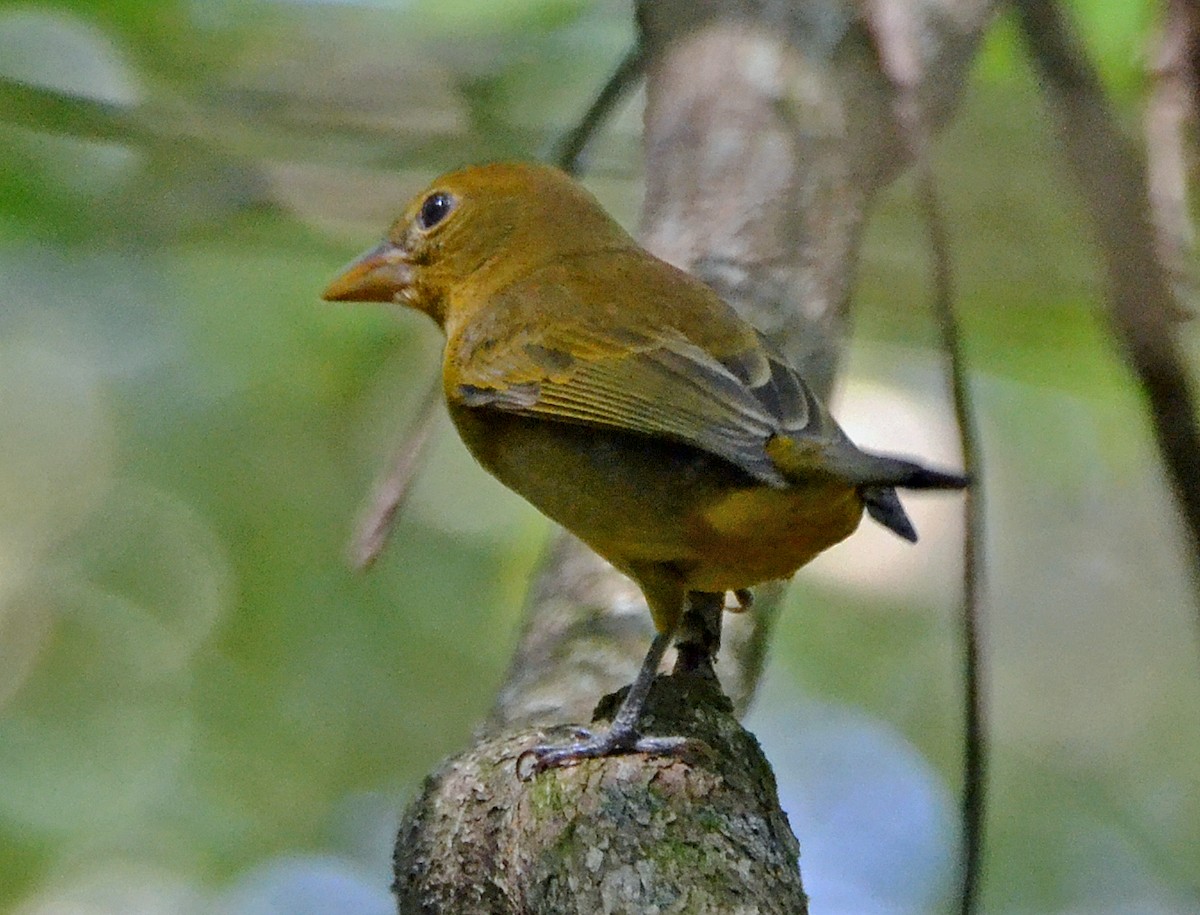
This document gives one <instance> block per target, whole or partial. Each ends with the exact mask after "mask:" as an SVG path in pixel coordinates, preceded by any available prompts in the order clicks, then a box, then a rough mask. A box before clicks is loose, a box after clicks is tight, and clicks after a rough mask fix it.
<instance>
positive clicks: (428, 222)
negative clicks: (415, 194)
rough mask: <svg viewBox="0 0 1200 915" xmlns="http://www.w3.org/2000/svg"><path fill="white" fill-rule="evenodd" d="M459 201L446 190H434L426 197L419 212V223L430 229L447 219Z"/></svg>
mask: <svg viewBox="0 0 1200 915" xmlns="http://www.w3.org/2000/svg"><path fill="white" fill-rule="evenodd" d="M457 203H458V201H457V200H455V199H454V197H452V196H451V195H450V194H447V193H446V192H445V191H434V192H433V193H432V194H430V195H429V196H428V197H426V198H425V202H424V203H422V204H421V209H420V211H419V212H418V213H417V225H418V226H419V227H420V228H421V229H424V230H425V231H428V230H429V229H432V228H433V227H434V226H436V225H437V224H438V223H439V222H441V221H442V220H443V219H445V218H446V217H447V216H449V215H450V213H451V211H453V209H454V206H455V204H457Z"/></svg>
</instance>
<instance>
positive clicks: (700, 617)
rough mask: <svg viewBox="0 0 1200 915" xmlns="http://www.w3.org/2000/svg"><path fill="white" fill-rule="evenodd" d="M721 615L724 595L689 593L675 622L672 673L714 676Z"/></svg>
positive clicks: (703, 592) (719, 640)
mask: <svg viewBox="0 0 1200 915" xmlns="http://www.w3.org/2000/svg"><path fill="white" fill-rule="evenodd" d="M724 612H725V595H724V594H713V593H710V592H708V591H689V592H688V596H687V609H685V610H684V612H683V619H682V620H680V623H679V635H678V637H677V638H676V640H675V650H676V652H677V655H676V659H675V670H674V673H677V674H684V673H687V674H700V675H702V676H708V677H715V676H716V673H715V672H714V671H713V661H714V660H715V659H716V656H717V650H718V649H720V647H721V618H722V615H723V614H724Z"/></svg>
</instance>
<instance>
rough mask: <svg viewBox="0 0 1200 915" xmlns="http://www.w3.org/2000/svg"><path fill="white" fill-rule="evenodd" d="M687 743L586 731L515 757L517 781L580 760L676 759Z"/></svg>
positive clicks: (620, 731) (629, 731) (627, 732)
mask: <svg viewBox="0 0 1200 915" xmlns="http://www.w3.org/2000/svg"><path fill="white" fill-rule="evenodd" d="M689 743H690V741H689V740H688V739H687V738H686V737H643V736H642V735H641V734H639V733H638V731H637V730H636V729H635V728H619V727H611V728H609V729H608V730H606V731H601V732H600V733H597V734H593V733H592V732H591V731H589V730H587V729H586V728H580V729H578V730H577V731H576V732H575V741H574V742H573V743H568V744H541V745H539V746H536V747H534V748H533V749H531V750H526V751H525V752H524V753H522V754H521V755H520V756H518V757H517V777H518V778H520V779H521V780H522V781H529V780H530V779H531V778H533V777H534V776H535V775H538V774H539V773H542V772H545V771H546V770H547V769H557V768H560V767H563V766H573V765H575V764H576V763H577V762H579V761H580V760H584V759H597V758H600V757H604V756H619V755H621V754H624V753H645V754H646V755H648V756H677V755H679V753H680V752H681V751H682V750H683V749H684V748H685V747H686V746H687V745H688V744H689Z"/></svg>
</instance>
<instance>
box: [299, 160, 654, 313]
mask: <svg viewBox="0 0 1200 915" xmlns="http://www.w3.org/2000/svg"><path fill="white" fill-rule="evenodd" d="M634 244H635V243H634V241H633V240H632V239H631V238H630V237H629V235H628V234H627V233H626V232H625V231H624V230H623V229H622V228H621V227H620V226H619V225H618V224H617V223H616V221H615V220H613V219H612V218H611V217H610V216H609V215H608V214H607V213H605V212H604V210H603V208H601V206H600V204H599V203H597V202H596V200H595V198H593V197H592V196H591V194H589V193H588V192H587V191H585V190H584V189H583V188H582V187H580V185H578V184H576V183H575V182H574V181H573V180H572V179H571V178H570V177H568V176H567V175H566V174H565V173H564V172H561V171H559V170H558V169H556V168H552V167H550V166H548V165H538V164H533V163H499V164H493V165H481V166H473V167H470V168H464V169H460V170H459V171H454V172H449V173H447V174H445V175H442V176H441V177H440V178H438V179H437V180H436V181H434V182H433V183H432V184H431V185H429V187H428V188H426V189H425V190H424V191H422V192H421V193H420V194H418V195H417V196H416V197H414V198H413V200H412V202H411V203H409V205H408V207H407V208H406V209H405V211H404V215H403V216H401V217H400V218H399V219H397V220H396V221H395V222H394V223H393V224H392V227H391V228H390V229H389V230H388V233H387V236H386V237H385V238H384V240H383V241H382V242H381V243H380V244H378V245H376V246H375V247H374V248H372V249H371V250H369V251H367V252H366V253H365V254H363V255H361V256H359V257H358V258H356V259H355V260H353V261H352V262H351V263H350V264H349V265H347V266H346V268H345V269H344V270H343V271H342V273H341V274H340V275H339V276H338V277H337V278H336V279H335V280H334V281H333V282H332V283H330V284H329V286H328V288H326V290H325V292H324V293H323V298H325V299H326V300H328V301H336V302H399V303H401V304H404V305H408V306H411V307H412V308H416V309H418V310H419V311H423V312H425V313H427V314H428V315H430V316H431V317H432V318H433V319H434V320H436V321H437V322H438V323H439V324H441V325H443V326H444V325H445V323H446V318H447V312H448V310H449V309H451V308H453V306H454V302H455V298H456V297H464V296H465V294H467V293H476V295H475V296H474V298H476V299H478V298H480V297H481V296H480V295H479V294H480V293H483V294H486V292H487V291H488V290H489V289H497V288H501V287H502V286H503V285H504V284H505V283H506V282H510V281H511V280H513V279H515V278H517V277H519V276H521V275H523V274H525V273H528V272H530V271H531V270H534V269H536V268H538V267H540V266H543V265H545V264H548V263H555V262H558V261H561V260H562V259H563V258H566V257H570V256H571V255H574V254H581V253H587V252H590V251H598V250H605V249H611V248H617V247H627V246H632V245H634Z"/></svg>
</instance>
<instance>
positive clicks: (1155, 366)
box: [1016, 0, 1200, 592]
mask: <svg viewBox="0 0 1200 915" xmlns="http://www.w3.org/2000/svg"><path fill="white" fill-rule="evenodd" d="M1016 8H1017V13H1018V20H1019V22H1020V27H1021V31H1022V33H1023V34H1024V37H1025V42H1026V44H1027V45H1028V48H1029V54H1030V56H1031V57H1032V59H1033V62H1034V64H1035V66H1036V67H1037V70H1038V72H1039V74H1040V76H1041V79H1042V83H1043V87H1044V90H1045V92H1046V95H1047V97H1048V99H1049V102H1050V104H1051V106H1052V107H1053V109H1054V111H1055V113H1056V114H1057V116H1058V121H1059V126H1060V130H1059V138H1060V141H1061V143H1062V147H1063V153H1064V155H1065V156H1066V158H1067V161H1068V163H1069V164H1070V166H1071V168H1072V170H1073V171H1074V173H1075V177H1076V179H1077V181H1078V183H1079V188H1080V192H1081V194H1082V196H1083V200H1084V204H1085V205H1086V207H1087V210H1088V212H1089V215H1090V216H1091V220H1092V226H1093V230H1094V231H1095V233H1096V238H1097V242H1098V245H1099V248H1100V253H1101V255H1102V257H1103V259H1104V266H1105V270H1106V272H1107V274H1108V316H1109V322H1110V325H1111V327H1112V330H1113V333H1114V334H1115V335H1116V337H1117V340H1118V342H1119V343H1120V346H1121V350H1122V353H1123V355H1124V357H1125V359H1126V361H1127V362H1128V364H1129V366H1130V368H1131V370H1132V371H1133V373H1134V375H1135V376H1136V377H1137V379H1138V381H1139V382H1140V383H1141V387H1142V391H1143V393H1144V394H1145V397H1146V402H1147V405H1148V407H1149V412H1150V419H1151V422H1152V423H1153V428H1154V434H1155V438H1156V440H1157V443H1158V450H1159V453H1160V454H1161V455H1162V459H1163V462H1164V464H1165V465H1166V470H1167V475H1168V478H1169V479H1170V482H1171V486H1172V489H1173V491H1174V493H1175V500H1176V504H1177V505H1178V507H1179V511H1180V514H1181V515H1182V519H1183V522H1184V524H1185V525H1186V530H1187V533H1188V535H1189V538H1190V547H1191V550H1190V555H1191V561H1192V571H1193V584H1194V585H1195V587H1196V588H1197V591H1198V592H1200V428H1197V418H1196V399H1195V394H1194V391H1193V388H1192V380H1191V378H1190V377H1189V374H1188V368H1187V364H1186V361H1185V359H1184V356H1183V353H1182V352H1181V350H1180V347H1179V344H1178V341H1177V340H1176V337H1175V318H1176V316H1177V315H1178V314H1179V313H1180V310H1181V309H1180V306H1179V304H1178V302H1177V301H1176V299H1175V295H1174V291H1173V289H1172V286H1171V283H1170V279H1169V277H1168V274H1167V271H1166V270H1164V269H1163V266H1162V264H1161V263H1160V262H1159V260H1158V258H1157V256H1156V250H1155V237H1154V230H1153V227H1152V225H1151V217H1150V205H1149V201H1148V198H1147V190H1146V173H1145V169H1144V168H1143V165H1142V163H1141V162H1140V161H1139V159H1138V157H1137V154H1136V152H1135V150H1134V147H1133V145H1132V144H1131V143H1130V142H1129V140H1128V138H1126V137H1125V136H1124V135H1123V134H1122V133H1121V131H1120V130H1119V129H1118V128H1117V124H1116V120H1115V119H1114V117H1113V114H1112V112H1111V110H1110V109H1109V105H1108V100H1107V98H1106V97H1105V94H1104V90H1103V88H1102V87H1101V85H1100V80H1099V78H1098V77H1097V75H1096V73H1095V71H1094V69H1093V68H1092V66H1091V64H1090V62H1089V61H1088V59H1087V57H1086V56H1085V55H1084V52H1083V51H1082V49H1081V47H1080V44H1079V41H1078V39H1077V37H1076V36H1075V34H1074V33H1073V31H1072V29H1071V26H1070V23H1069V22H1068V21H1067V20H1066V19H1065V18H1064V16H1063V13H1062V10H1061V9H1060V7H1059V5H1058V4H1057V3H1050V2H1047V0H1017V2H1016Z"/></svg>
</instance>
